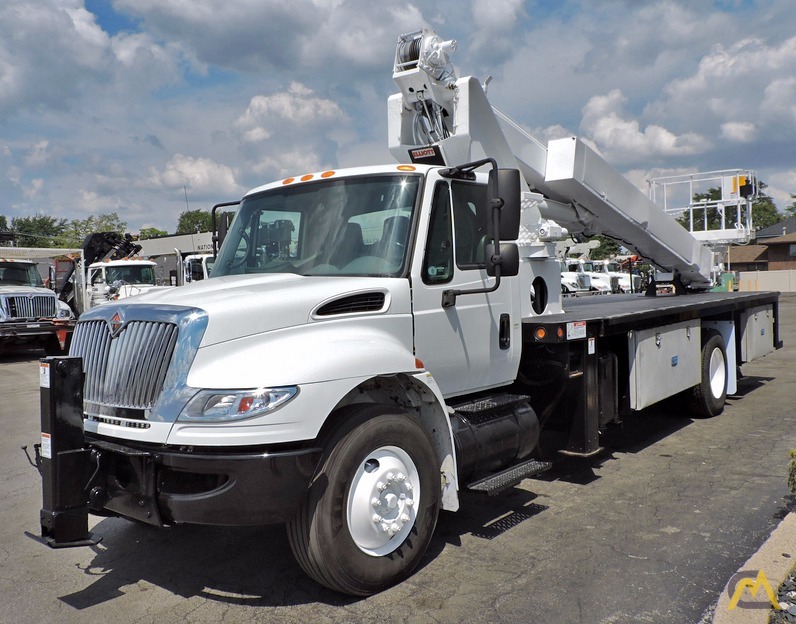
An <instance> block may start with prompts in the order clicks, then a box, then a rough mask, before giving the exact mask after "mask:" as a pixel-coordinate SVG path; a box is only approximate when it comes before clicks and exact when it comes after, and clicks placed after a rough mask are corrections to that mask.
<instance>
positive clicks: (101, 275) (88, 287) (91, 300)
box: [58, 232, 169, 315]
mask: <svg viewBox="0 0 796 624" xmlns="http://www.w3.org/2000/svg"><path fill="white" fill-rule="evenodd" d="M140 250H141V245H139V244H138V243H136V242H135V241H133V239H132V237H131V236H130V235H129V234H126V235H124V236H122V235H121V234H118V233H116V232H94V233H92V234H89V235H88V236H86V238H85V240H84V241H83V247H82V250H81V251H82V253H80V254H76V255H74V256H73V257H72V266H71V267H70V269H69V271H68V273H67V275H66V276H65V277H64V279H63V285H62V287H61V289H60V291H59V295H58V296H59V299H61V300H62V301H63V302H65V303H67V304H68V305H69V306H70V307H71V308H72V310H73V311H74V313H75V314H76V315H80V314H82V313H83V312H85V311H86V310H89V309H90V308H93V307H95V306H98V305H102V304H105V303H108V302H110V301H118V300H119V299H126V298H127V297H133V296H135V295H141V294H144V293H147V292H150V291H155V290H162V289H163V288H169V287H168V286H160V285H158V283H157V280H156V277H155V266H156V265H155V262H152V261H151V260H147V259H145V258H142V257H140V256H139V255H138V252H139V251H140Z"/></svg>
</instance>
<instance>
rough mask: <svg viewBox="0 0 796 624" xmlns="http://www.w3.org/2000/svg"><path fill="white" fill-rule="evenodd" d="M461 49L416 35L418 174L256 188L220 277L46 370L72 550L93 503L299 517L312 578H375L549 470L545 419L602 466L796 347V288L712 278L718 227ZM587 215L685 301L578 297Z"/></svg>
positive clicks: (215, 518)
mask: <svg viewBox="0 0 796 624" xmlns="http://www.w3.org/2000/svg"><path fill="white" fill-rule="evenodd" d="M454 48H455V43H454V42H451V41H443V40H441V39H440V38H439V37H438V36H436V35H435V34H434V33H432V32H429V31H418V32H416V33H411V34H407V35H403V36H401V38H400V39H399V42H398V45H397V50H396V56H395V62H394V72H393V76H394V79H395V81H396V83H397V85H398V87H399V88H400V93H397V94H396V95H394V96H392V97H391V98H390V99H389V104H388V108H389V113H390V116H389V133H390V148H391V151H392V153H393V155H394V156H395V157H396V159H397V163H396V164H388V165H367V166H362V167H359V168H352V169H342V170H327V171H321V172H316V173H306V174H300V175H296V176H295V177H288V178H285V179H282V180H277V181H275V182H273V183H270V184H266V185H264V186H260V187H258V188H255V189H253V190H251V191H250V192H248V193H247V194H246V195H245V196H244V197H243V199H242V200H241V201H240V205H239V206H238V208H237V211H236V214H235V216H234V221H233V223H232V224H231V226H230V227H229V230H228V233H227V235H226V238H225V239H224V241H223V244H222V246H221V248H220V250H219V252H218V257H217V259H216V262H215V264H214V267H213V272H212V275H211V277H210V279H206V280H202V281H199V282H196V283H192V284H188V285H186V286H184V287H181V288H178V289H172V290H168V291H161V292H157V293H151V294H148V295H144V296H141V297H137V298H134V299H131V300H129V301H119V302H113V303H111V304H108V305H103V306H100V307H98V308H95V309H93V310H90V311H89V312H87V313H85V314H84V315H82V316H81V318H80V319H79V321H78V323H77V327H76V330H75V336H74V339H73V341H72V346H71V350H70V357H68V358H53V359H45V360H43V362H42V375H41V379H42V393H43V398H42V405H43V406H45V409H44V411H43V413H42V444H41V445H40V446H39V447H38V453H39V463H40V465H41V468H42V470H43V474H44V505H43V508H42V512H41V530H42V536H43V537H44V538H45V539H46V540H47V541H48V542H49V543H50V544H51V545H54V546H64V545H70V544H79V543H83V542H85V541H86V540H88V539H89V538H90V535H89V534H88V529H87V521H86V517H87V513H88V512H90V513H93V514H98V515H111V516H121V517H124V518H129V519H133V520H136V521H140V522H144V523H148V524H152V525H156V526H169V525H175V524H180V523H198V524H211V525H260V524H269V523H285V524H286V525H287V539H288V541H289V543H290V546H291V548H292V551H293V553H294V554H295V556H296V559H297V561H298V562H299V564H300V566H301V567H302V568H303V569H304V571H305V572H306V573H307V574H308V575H309V576H310V577H312V578H313V579H315V580H316V581H318V582H319V583H322V584H323V585H326V586H328V587H330V588H332V589H334V590H337V591H340V592H344V593H348V594H352V595H368V594H372V593H374V592H378V591H380V590H382V589H384V588H386V587H388V586H390V585H393V584H395V583H397V582H399V581H401V580H402V579H404V578H406V577H407V576H408V575H409V574H411V573H412V571H413V570H414V569H415V567H416V566H417V565H418V563H419V562H420V560H421V558H422V557H423V555H424V553H425V552H426V548H427V546H428V544H429V541H430V540H431V537H432V533H433V531H434V528H435V525H436V522H437V516H438V513H439V511H440V509H445V510H449V511H456V510H457V509H458V508H459V504H460V497H459V493H460V492H461V491H462V490H464V489H468V490H474V491H478V492H483V493H487V494H497V493H499V492H501V491H503V490H505V489H507V488H510V487H512V486H513V485H515V484H517V483H519V482H520V481H522V480H523V479H525V478H528V477H532V476H534V475H536V474H538V473H539V472H541V471H543V470H545V469H547V468H548V467H549V465H550V464H549V462H548V461H544V458H543V457H541V456H540V455H539V454H538V442H539V437H540V430H542V429H556V430H558V431H560V432H562V433H563V434H564V439H565V440H566V442H565V444H564V446H563V448H562V449H561V451H562V452H564V453H567V454H569V455H575V456H582V457H589V456H591V455H594V454H596V453H598V452H599V451H600V432H601V431H602V430H603V429H604V428H605V427H606V426H608V425H609V424H610V423H612V422H615V421H618V420H619V419H620V416H621V417H625V416H627V415H628V414H629V413H630V412H634V411H639V410H642V409H644V408H645V407H647V406H649V405H652V404H654V403H656V402H658V401H660V400H662V399H664V398H667V397H671V396H675V395H679V396H682V398H683V399H684V401H685V402H686V404H687V405H688V406H689V408H690V409H691V410H692V412H693V413H694V414H695V415H698V416H716V415H718V414H720V412H721V411H722V410H723V407H724V403H725V398H726V396H727V394H728V393H733V392H735V391H736V387H737V386H736V382H737V380H736V371H737V369H738V367H739V366H740V365H741V364H743V363H744V362H746V361H750V360H752V359H754V358H756V357H759V356H762V355H765V354H766V353H769V352H771V351H773V350H774V349H775V348H777V347H779V346H780V341H779V336H778V318H777V315H778V307H777V306H778V294H777V293H711V292H708V289H709V288H710V286H711V281H710V267H711V266H712V258H711V256H710V252H709V251H708V250H707V249H706V248H705V247H704V246H702V244H701V243H699V242H698V241H696V240H695V239H694V238H693V237H692V236H691V234H690V233H689V232H687V231H686V230H684V229H683V228H682V227H681V226H679V225H678V224H677V223H676V222H675V221H674V220H673V219H672V218H671V217H669V216H667V215H665V214H663V213H662V211H661V210H660V209H659V208H658V207H657V206H655V205H654V204H653V203H652V202H651V201H650V200H648V199H647V198H646V196H645V195H644V194H643V193H641V192H640V191H638V190H637V189H635V187H633V186H632V185H631V184H630V183H629V182H628V181H627V180H626V179H625V178H623V177H622V176H621V175H620V174H618V173H617V172H616V171H614V170H613V169H612V168H611V167H610V166H609V165H608V164H607V163H606V162H605V161H604V160H602V159H601V158H600V157H599V156H598V155H597V154H596V153H595V152H594V151H593V150H591V149H589V148H588V147H587V146H586V145H585V144H584V143H583V142H582V141H579V140H577V139H575V138H568V139H563V140H559V141H551V142H550V143H549V144H547V145H544V144H543V143H541V142H539V141H538V140H536V139H535V138H533V137H532V136H531V135H529V134H528V133H527V132H526V131H525V130H523V129H522V128H520V127H519V126H518V125H517V124H515V123H514V122H512V121H511V120H509V119H508V118H507V117H505V115H503V114H502V113H500V112H499V111H496V110H495V109H493V107H492V106H491V105H490V103H489V102H488V100H487V98H486V94H485V92H484V89H483V87H482V85H481V84H480V82H479V81H478V80H476V79H475V78H472V77H464V78H457V76H456V74H455V72H454V70H453V67H452V65H451V64H450V62H449V56H448V55H449V54H450V53H451V51H452V50H453V49H454ZM225 205H228V204H225ZM571 232H582V233H586V234H589V233H597V232H603V233H605V234H608V235H611V236H613V237H615V238H617V239H618V240H621V241H623V244H625V245H626V246H628V247H630V246H631V245H632V248H633V249H634V250H635V251H636V252H638V253H639V254H641V255H644V257H646V258H648V259H650V260H651V261H653V262H655V263H656V265H657V266H659V267H661V268H663V269H667V270H668V271H669V272H670V273H671V277H672V278H673V281H674V283H675V284H676V285H677V291H678V292H682V293H684V294H681V295H678V296H670V297H660V296H659V297H644V296H642V295H612V296H608V297H588V298H573V299H567V300H566V301H564V300H563V299H562V294H561V287H560V265H559V262H558V260H557V259H556V256H555V249H554V248H555V243H556V241H558V240H562V239H564V238H565V237H566V236H567V235H568V234H569V233H571ZM651 292H654V290H653V291H651ZM75 388H77V389H78V390H80V389H82V393H81V392H79V391H76V390H75ZM81 395H82V396H81ZM48 406H49V407H48ZM485 500H488V498H485ZM487 504H488V503H487Z"/></svg>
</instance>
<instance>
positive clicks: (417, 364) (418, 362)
mask: <svg viewBox="0 0 796 624" xmlns="http://www.w3.org/2000/svg"><path fill="white" fill-rule="evenodd" d="M415 368H425V365H424V364H423V360H421V359H420V358H415Z"/></svg>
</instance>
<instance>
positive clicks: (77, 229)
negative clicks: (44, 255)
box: [58, 212, 127, 247]
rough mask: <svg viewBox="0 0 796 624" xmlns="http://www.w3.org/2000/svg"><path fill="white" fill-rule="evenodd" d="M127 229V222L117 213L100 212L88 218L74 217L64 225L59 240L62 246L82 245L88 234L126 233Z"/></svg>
mask: <svg viewBox="0 0 796 624" xmlns="http://www.w3.org/2000/svg"><path fill="white" fill-rule="evenodd" d="M126 230H127V223H126V222H124V221H122V220H121V219H120V218H119V215H118V214H117V213H115V212H108V213H100V214H96V215H91V216H89V217H87V218H86V219H72V220H71V221H70V222H69V223H67V224H66V226H65V227H64V231H63V233H62V234H61V236H60V237H59V241H58V242H59V244H60V245H61V246H62V247H80V246H81V245H82V244H83V240H85V238H86V236H88V235H89V234H92V233H94V232H116V233H117V234H124V233H125V231H126Z"/></svg>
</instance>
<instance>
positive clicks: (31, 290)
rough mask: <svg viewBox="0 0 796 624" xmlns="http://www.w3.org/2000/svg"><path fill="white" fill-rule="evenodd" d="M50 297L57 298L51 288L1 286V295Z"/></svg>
mask: <svg viewBox="0 0 796 624" xmlns="http://www.w3.org/2000/svg"><path fill="white" fill-rule="evenodd" d="M30 294H33V295H50V296H52V297H54V296H55V293H54V292H53V291H52V290H50V289H49V288H39V287H37V286H5V285H0V295H14V296H19V295H30Z"/></svg>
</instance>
